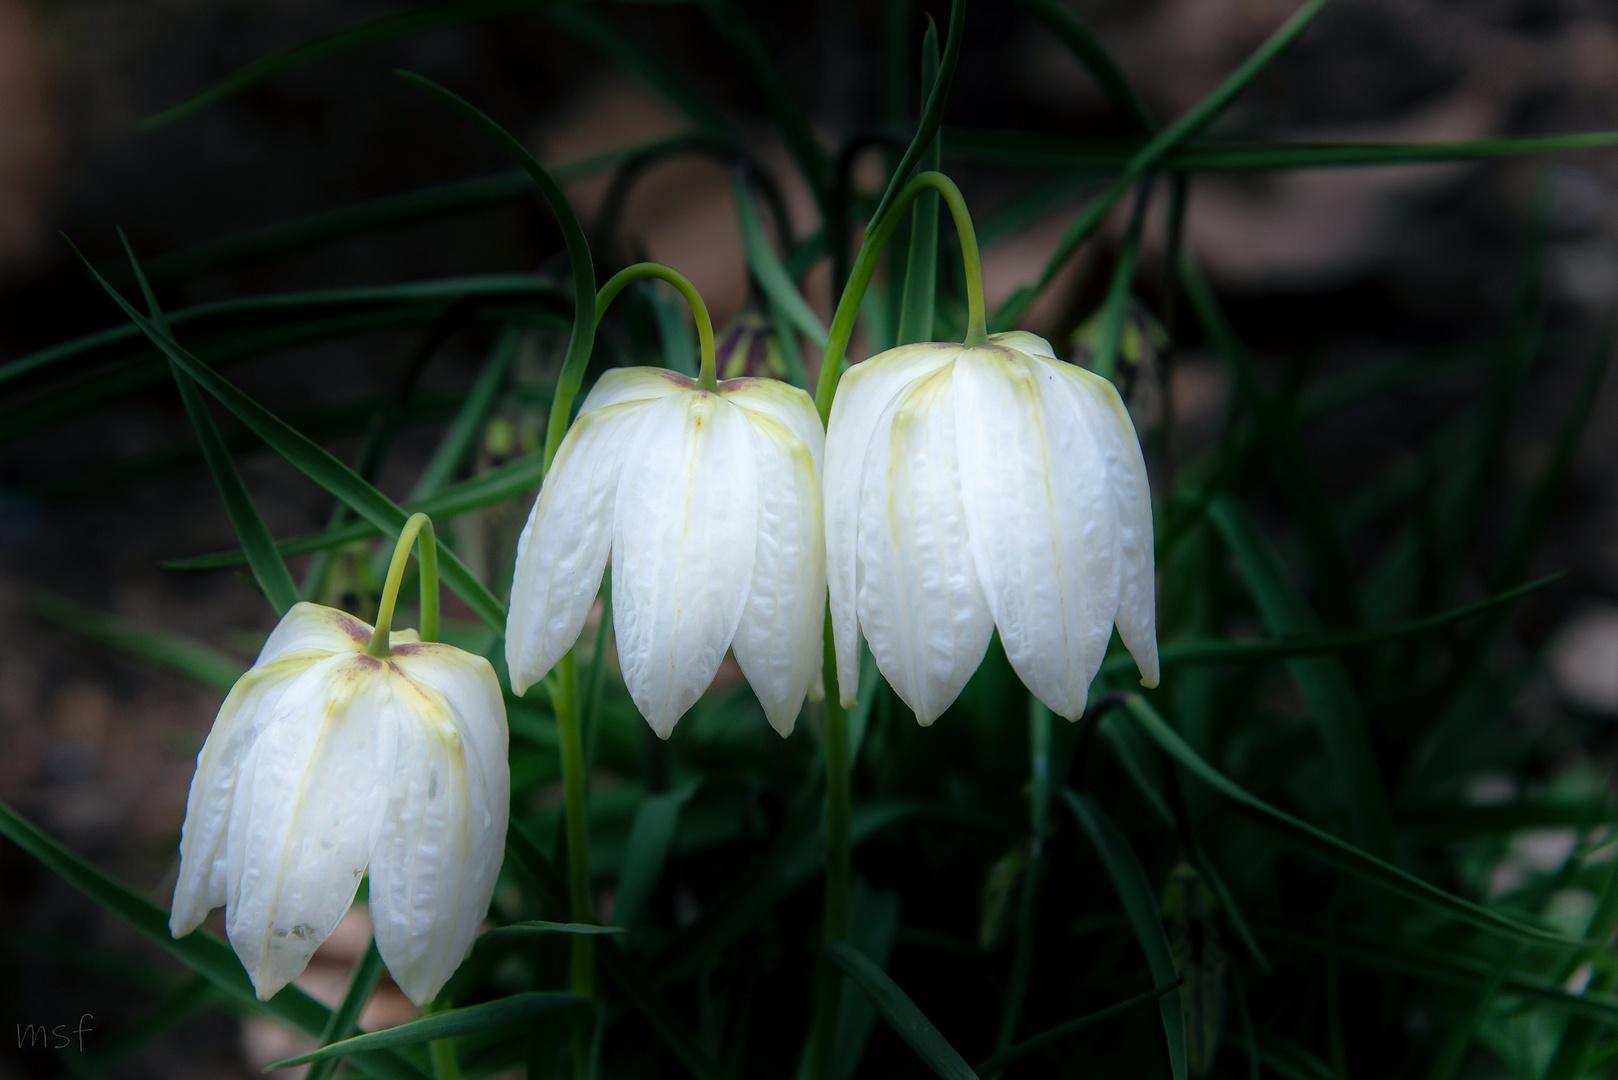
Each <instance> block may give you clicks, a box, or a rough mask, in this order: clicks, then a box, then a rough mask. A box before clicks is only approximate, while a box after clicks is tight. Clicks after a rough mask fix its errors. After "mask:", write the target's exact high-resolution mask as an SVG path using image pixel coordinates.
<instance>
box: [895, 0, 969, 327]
mask: <svg viewBox="0 0 1618 1080" xmlns="http://www.w3.org/2000/svg"><path fill="white" fill-rule="evenodd" d="M959 7H960V4H959V0H957V3H956V9H959ZM938 69H939V58H938V28H937V27H935V26H934V25H933V22H932V20H931V19H928V20H927V33H926V34H925V35H924V36H923V38H922V43H921V93H922V97H923V99H925V98H926V97H927V96H928V95H929V94H930V93H931V92H932V90H933V89H934V87H936V86H937V85H938ZM942 157H943V140H942V138H941V137H940V136H939V135H937V134H934V135H933V138H932V141H930V142H929V143H928V144H927V146H926V149H925V150H923V151H922V155H921V158H920V159H919V161H918V163H917V164H918V165H919V167H920V170H921V171H922V172H926V171H928V170H936V169H938V168H939V166H940V162H941V159H942ZM894 175H895V176H897V175H898V174H897V173H895V174H894ZM890 258H891V257H890ZM892 261H893V262H894V263H896V262H897V261H898V260H897V259H893V260H892ZM937 292H938V192H936V191H924V192H922V193H921V194H920V195H918V196H917V197H916V203H915V206H914V207H912V208H911V211H910V252H909V256H908V258H907V260H906V262H905V276H904V293H903V295H902V296H901V298H900V301H899V328H898V330H897V332H896V333H895V334H894V344H895V345H909V344H911V343H913V342H917V341H931V340H932V339H933V301H934V299H935V297H936V295H937Z"/></svg>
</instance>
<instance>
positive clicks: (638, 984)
mask: <svg viewBox="0 0 1618 1080" xmlns="http://www.w3.org/2000/svg"><path fill="white" fill-rule="evenodd" d="M506 865H507V866H508V867H510V868H511V869H512V871H513V873H514V874H515V875H516V876H517V877H518V878H519V880H521V881H523V883H524V885H525V887H526V888H527V889H528V890H529V891H530V892H532V893H533V894H534V895H535V898H536V899H539V900H541V901H543V902H544V904H545V906H546V907H548V908H550V909H551V910H553V911H566V910H567V881H566V879H565V878H563V877H562V874H561V871H559V870H557V869H556V867H555V866H553V865H551V861H550V860H549V859H547V858H546V857H545V853H544V852H543V851H541V850H540V848H539V845H538V844H536V843H534V840H533V838H532V837H531V836H529V835H528V832H527V830H526V829H525V828H524V827H523V825H522V823H521V822H519V821H516V820H513V821H512V822H511V824H510V826H509V827H508V829H507V831H506ZM596 962H597V963H599V964H600V965H601V970H602V972H604V973H605V974H606V976H607V978H608V979H610V980H612V983H613V985H614V986H616V987H617V988H618V991H619V992H620V993H622V994H623V995H624V997H626V998H627V999H629V1002H630V1004H632V1005H633V1006H634V1007H635V1008H636V1010H637V1011H639V1013H640V1015H641V1017H642V1019H644V1020H645V1021H646V1023H647V1024H648V1025H650V1026H651V1028H652V1030H653V1031H655V1032H657V1034H658V1037H659V1038H661V1039H662V1040H663V1043H664V1045H666V1046H667V1047H668V1048H669V1050H670V1051H671V1052H672V1053H673V1054H674V1056H675V1057H677V1058H679V1059H680V1063H681V1064H683V1065H684V1066H685V1067H686V1069H687V1070H688V1071H690V1073H691V1075H692V1076H694V1077H696V1080H721V1073H720V1071H719V1069H718V1068H717V1067H716V1066H715V1065H714V1064H713V1063H712V1062H711V1061H709V1060H708V1055H707V1053H706V1052H705V1051H704V1050H703V1049H702V1046H701V1044H700V1043H698V1042H697V1039H696V1036H694V1035H692V1034H691V1032H690V1030H689V1029H688V1028H687V1027H686V1026H685V1024H684V1022H683V1021H681V1019H680V1016H679V1014H678V1013H676V1012H675V1011H674V1010H673V1009H671V1008H670V1007H669V1005H668V1002H666V1001H664V1000H663V996H662V995H661V994H659V993H658V992H657V987H656V986H655V985H653V983H652V981H651V980H650V979H648V978H647V976H646V973H645V972H644V971H642V970H641V968H640V966H639V965H637V964H636V963H635V962H634V961H633V960H631V959H630V958H629V957H628V956H626V955H625V954H624V953H623V952H622V951H621V950H619V949H617V948H610V947H609V948H604V949H599V950H597V952H596Z"/></svg>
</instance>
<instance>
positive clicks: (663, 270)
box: [596, 262, 719, 393]
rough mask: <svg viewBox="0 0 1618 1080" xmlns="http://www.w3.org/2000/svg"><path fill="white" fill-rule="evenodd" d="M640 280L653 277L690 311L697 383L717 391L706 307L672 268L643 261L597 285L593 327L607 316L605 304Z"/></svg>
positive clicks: (716, 373) (715, 363) (714, 362)
mask: <svg viewBox="0 0 1618 1080" xmlns="http://www.w3.org/2000/svg"><path fill="white" fill-rule="evenodd" d="M643 278H657V279H658V280H659V281H666V282H668V283H669V284H670V285H673V286H674V287H675V288H676V289H677V290H679V293H680V295H681V296H682V297H684V298H685V302H686V305H687V306H689V307H690V308H691V317H692V318H694V319H696V321H697V344H698V346H699V348H700V350H701V356H702V366H701V367H700V368H699V369H698V374H697V383H698V385H700V386H701V387H702V389H704V390H707V391H709V392H710V393H711V392H714V391H717V390H718V389H719V377H718V370H719V367H718V360H717V358H716V356H715V353H714V344H713V320H712V319H710V318H709V317H708V305H707V304H704V303H703V302H702V294H701V293H699V292H697V287H696V286H695V285H693V284H691V279H690V278H687V277H686V276H685V275H684V274H682V273H680V272H679V271H678V270H675V269H673V268H672V267H668V266H664V265H663V264H662V263H655V262H643V263H636V264H634V265H633V266H626V267H624V268H623V269H622V270H620V271H618V272H617V273H616V274H614V275H612V277H610V278H608V279H607V283H606V284H605V285H603V286H601V291H600V292H598V293H596V324H597V325H600V323H601V317H602V316H603V315H605V314H606V313H607V305H609V304H611V303H612V302H613V301H614V300H616V299H617V298H618V294H619V293H621V292H623V291H624V289H626V288H627V287H628V286H629V285H630V284H631V283H633V282H636V281H640V280H641V279H643Z"/></svg>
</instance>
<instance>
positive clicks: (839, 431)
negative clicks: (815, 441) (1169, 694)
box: [825, 332, 1158, 724]
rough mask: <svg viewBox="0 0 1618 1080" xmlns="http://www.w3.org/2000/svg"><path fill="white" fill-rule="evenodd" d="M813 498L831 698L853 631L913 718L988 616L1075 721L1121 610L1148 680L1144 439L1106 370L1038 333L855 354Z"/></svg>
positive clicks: (847, 693) (853, 680) (936, 695)
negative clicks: (1057, 348)
mask: <svg viewBox="0 0 1618 1080" xmlns="http://www.w3.org/2000/svg"><path fill="white" fill-rule="evenodd" d="M825 505H826V553H827V556H826V557H827V567H828V579H829V585H830V593H831V613H832V630H833V636H834V638H835V640H836V646H837V661H838V681H839V684H840V686H841V688H842V695H843V700H844V702H845V704H847V703H852V695H853V690H854V688H855V686H857V675H858V661H859V643H860V636H861V634H862V633H863V635H864V637H865V638H866V639H867V640H868V641H869V643H870V647H871V653H872V656H873V657H874V659H875V660H876V664H877V667H878V669H879V670H880V671H881V672H882V674H883V675H884V676H885V677H886V678H887V680H888V682H889V684H890V685H892V686H893V688H894V691H895V692H896V693H897V694H898V695H899V697H900V698H901V699H902V700H903V701H904V702H905V704H907V705H909V706H910V708H911V710H912V711H913V712H914V713H915V714H916V718H917V719H918V720H919V721H920V722H921V723H922V724H930V723H932V722H933V720H935V719H937V717H938V716H939V714H941V713H942V712H943V711H944V710H945V709H947V708H948V707H949V705H950V704H951V703H952V702H953V701H954V700H955V698H956V697H957V696H958V695H959V694H960V691H961V688H962V687H963V686H964V685H965V684H966V680H967V679H968V678H970V677H971V674H972V672H973V671H975V670H976V669H977V667H978V665H979V664H980V663H981V662H982V660H983V655H984V652H985V651H986V650H987V648H988V643H989V637H990V633H991V631H992V630H994V629H998V630H999V632H1000V639H1001V642H1002V643H1003V645H1004V647H1005V650H1006V655H1007V657H1008V659H1009V660H1010V661H1011V665H1012V667H1013V668H1014V669H1015V670H1016V672H1017V674H1018V676H1019V677H1020V678H1021V679H1022V680H1023V682H1024V683H1025V684H1026V685H1027V686H1028V688H1029V690H1030V691H1032V692H1033V693H1034V695H1035V696H1037V697H1038V698H1039V699H1040V700H1041V701H1043V702H1045V703H1046V704H1047V705H1049V706H1050V707H1051V709H1052V710H1053V711H1055V712H1057V713H1059V714H1061V715H1063V716H1066V717H1068V718H1069V719H1077V718H1078V717H1079V716H1080V715H1081V714H1082V713H1083V711H1084V705H1085V700H1086V697H1087V695H1088V693H1089V686H1090V682H1091V681H1092V680H1093V679H1094V678H1095V675H1096V672H1097V671H1098V670H1099V669H1100V666H1101V661H1102V658H1103V656H1104V654H1105V653H1106V649H1107V642H1108V640H1109V639H1110V637H1111V636H1112V629H1113V626H1114V624H1115V623H1116V625H1117V627H1118V631H1119V635H1120V636H1121V637H1122V638H1123V640H1124V644H1125V645H1127V646H1128V647H1129V649H1130V651H1131V653H1132V654H1133V655H1134V657H1135V659H1136V662H1137V663H1138V665H1139V666H1140V669H1141V676H1142V679H1141V681H1142V682H1143V683H1144V684H1145V685H1148V686H1155V685H1157V679H1158V660H1157V631H1156V586H1155V578H1154V570H1153V564H1152V558H1153V556H1152V508H1151V495H1150V489H1149V487H1148V484H1147V478H1146V465H1145V460H1144V458H1143V457H1142V455H1141V449H1140V442H1139V440H1138V439H1137V438H1136V435H1135V430H1134V426H1133V425H1132V424H1131V423H1130V420H1129V414H1128V412H1127V411H1126V410H1125V409H1124V405H1123V402H1122V401H1121V400H1120V399H1119V397H1118V392H1117V391H1116V390H1115V389H1114V388H1113V385H1112V384H1111V383H1110V382H1108V381H1107V380H1106V379H1103V378H1101V377H1099V376H1097V375H1094V374H1093V373H1091V372H1088V371H1085V370H1083V369H1082V368H1078V367H1075V366H1073V365H1071V364H1066V363H1063V362H1062V361H1060V360H1057V359H1056V357H1055V354H1054V352H1053V351H1052V349H1051V347H1050V345H1049V344H1048V343H1047V342H1045V341H1044V340H1043V339H1041V338H1038V337H1036V336H1034V335H1033V334H1027V333H1022V332H1015V333H1009V334H997V335H994V336H993V337H991V338H990V339H989V344H988V345H987V346H984V347H978V348H965V347H964V346H959V345H949V346H946V345H938V344H930V345H910V346H902V347H900V348H898V349H893V350H891V351H889V352H886V353H883V354H881V355H879V356H876V357H872V358H871V359H870V360H867V361H865V362H864V363H862V364H858V365H856V366H855V367H853V368H851V369H850V370H849V371H848V373H847V374H845V375H844V376H843V381H842V384H841V385H840V386H839V387H838V393H837V398H836V403H835V405H834V406H833V408H832V414H831V422H830V425H829V430H828V433H827V451H826V482H825Z"/></svg>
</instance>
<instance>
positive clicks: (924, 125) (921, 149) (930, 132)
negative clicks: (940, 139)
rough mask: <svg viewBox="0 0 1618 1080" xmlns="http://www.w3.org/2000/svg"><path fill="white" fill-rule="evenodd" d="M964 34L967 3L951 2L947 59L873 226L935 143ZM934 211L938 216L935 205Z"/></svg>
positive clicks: (879, 203)
mask: <svg viewBox="0 0 1618 1080" xmlns="http://www.w3.org/2000/svg"><path fill="white" fill-rule="evenodd" d="M965 35H966V3H965V0H951V2H950V9H949V36H948V37H946V38H945V39H944V56H943V59H942V60H941V61H940V62H939V65H938V70H937V73H936V75H935V76H934V78H933V79H932V80H931V86H930V87H929V88H928V91H927V99H926V100H927V105H926V107H925V108H923V109H922V111H921V122H920V123H919V124H917V125H916V134H915V137H914V138H912V139H911V140H910V145H909V146H908V147H907V148H906V149H905V152H904V157H902V158H900V159H899V167H898V168H897V169H895V170H894V171H893V177H892V178H891V179H890V180H889V181H888V189H887V190H886V191H884V192H883V193H882V198H881V199H879V200H878V201H877V204H876V209H875V210H873V211H871V221H872V223H873V224H874V223H875V222H877V221H879V220H881V218H882V215H883V214H884V213H886V212H887V209H888V204H889V203H891V202H893V197H894V196H895V195H897V194H899V189H900V188H902V187H904V185H905V181H907V180H909V179H910V171H911V170H912V169H914V168H915V167H916V164H917V162H919V161H920V160H921V157H922V155H923V154H925V153H927V152H928V147H929V146H931V145H932V144H933V140H934V138H935V137H936V136H937V134H938V128H939V125H940V124H942V123H943V121H944V102H945V101H947V100H948V99H949V88H950V84H951V83H952V82H954V81H955V64H956V62H957V61H958V60H960V58H961V39H962V38H963V37H965ZM935 48H936V46H935ZM933 212H934V213H935V214H936V213H937V205H936V202H935V204H934V211H933ZM866 232H867V233H869V232H870V230H869V229H867V230H866Z"/></svg>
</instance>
